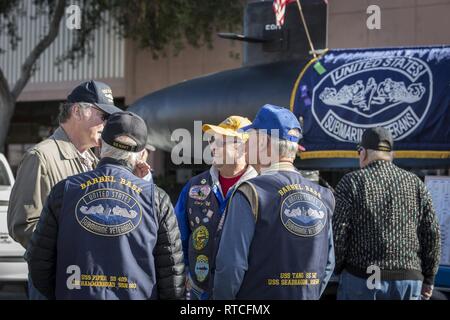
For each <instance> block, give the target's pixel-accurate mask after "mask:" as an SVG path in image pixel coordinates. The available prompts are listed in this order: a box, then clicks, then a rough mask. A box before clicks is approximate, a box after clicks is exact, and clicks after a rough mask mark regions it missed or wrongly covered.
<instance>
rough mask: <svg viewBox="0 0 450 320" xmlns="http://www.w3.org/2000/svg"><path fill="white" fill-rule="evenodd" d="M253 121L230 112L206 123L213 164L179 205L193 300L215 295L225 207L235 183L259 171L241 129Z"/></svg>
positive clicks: (195, 179)
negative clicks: (217, 121) (249, 157)
mask: <svg viewBox="0 0 450 320" xmlns="http://www.w3.org/2000/svg"><path fill="white" fill-rule="evenodd" d="M249 124H251V122H250V120H248V119H247V118H244V117H239V116H230V117H228V118H227V119H225V120H224V121H222V123H220V124H219V125H209V124H205V125H204V126H203V131H205V133H206V134H207V135H209V137H210V140H209V142H210V146H211V152H212V155H213V165H212V166H211V168H210V169H209V170H207V171H205V172H203V173H200V174H199V175H197V176H195V177H193V178H192V179H190V180H189V182H188V183H187V184H186V185H185V187H184V188H183V190H182V191H181V194H180V196H179V198H178V202H177V205H176V206H175V213H176V215H177V218H178V224H179V226H180V231H181V239H182V241H183V251H184V256H185V264H186V266H188V267H189V276H188V288H189V291H190V299H192V300H207V299H210V298H211V289H212V280H213V276H212V275H213V273H214V257H215V254H216V252H217V247H216V242H217V241H218V239H219V234H220V232H219V228H220V222H221V220H222V219H223V218H224V216H223V214H224V211H225V208H226V206H227V203H228V200H229V199H230V197H231V194H232V193H233V190H234V188H235V186H236V185H238V184H239V183H241V182H242V181H245V180H247V179H249V178H253V177H255V176H256V175H257V172H256V171H255V169H253V168H252V167H251V166H249V165H248V164H247V162H246V159H245V141H246V138H247V135H245V134H243V133H240V132H238V130H239V129H240V128H242V127H244V126H246V125H249Z"/></svg>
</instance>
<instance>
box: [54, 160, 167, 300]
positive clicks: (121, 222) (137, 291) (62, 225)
mask: <svg viewBox="0 0 450 320" xmlns="http://www.w3.org/2000/svg"><path fill="white" fill-rule="evenodd" d="M153 198H154V185H153V183H151V182H147V181H145V180H143V179H139V178H137V177H136V176H134V175H133V174H132V173H131V172H130V171H129V170H127V169H126V168H125V167H123V166H119V165H115V164H109V163H106V164H102V163H100V165H99V166H98V167H97V168H96V169H95V170H94V171H90V172H87V173H82V174H79V175H76V176H72V177H69V178H68V179H67V182H66V184H65V193H64V200H63V207H62V210H61V214H60V216H59V221H58V226H59V230H58V244H57V270H56V284H57V285H56V298H57V299H152V298H157V290H156V272H155V263H154V258H153V254H152V252H153V249H154V247H155V244H156V241H157V233H158V221H157V218H156V216H155V210H154V199H153Z"/></svg>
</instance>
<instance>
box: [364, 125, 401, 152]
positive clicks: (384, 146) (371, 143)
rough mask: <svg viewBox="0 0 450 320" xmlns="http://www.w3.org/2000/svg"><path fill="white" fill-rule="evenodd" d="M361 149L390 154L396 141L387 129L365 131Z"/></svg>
mask: <svg viewBox="0 0 450 320" xmlns="http://www.w3.org/2000/svg"><path fill="white" fill-rule="evenodd" d="M359 147H363V148H364V149H371V150H379V151H387V152H389V151H392V150H393V148H394V139H393V138H392V134H391V132H390V131H389V130H388V129H386V128H383V127H375V128H369V129H367V130H366V131H364V133H363V135H362V138H361V143H360V144H359Z"/></svg>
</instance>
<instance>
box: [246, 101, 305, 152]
mask: <svg viewBox="0 0 450 320" xmlns="http://www.w3.org/2000/svg"><path fill="white" fill-rule="evenodd" d="M250 129H255V130H267V134H269V135H270V134H271V132H270V130H274V129H275V130H278V138H279V139H282V140H288V141H292V142H297V143H298V142H299V141H300V139H302V137H303V136H302V127H301V125H300V122H299V121H298V119H297V118H296V117H295V115H294V114H293V113H292V112H291V111H289V110H288V109H286V108H283V107H279V106H274V105H271V104H266V105H264V106H263V107H261V109H259V111H258V113H257V114H256V117H255V119H254V120H253V123H252V124H251V125H248V126H246V127H244V128H242V130H243V131H248V130H250ZM294 129H297V130H298V131H297V130H294ZM300 150H302V151H304V150H305V149H304V148H303V147H300Z"/></svg>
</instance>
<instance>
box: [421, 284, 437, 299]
mask: <svg viewBox="0 0 450 320" xmlns="http://www.w3.org/2000/svg"><path fill="white" fill-rule="evenodd" d="M433 288H434V286H433V285H429V284H425V283H423V284H422V300H430V298H431V295H432V294H433Z"/></svg>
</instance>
